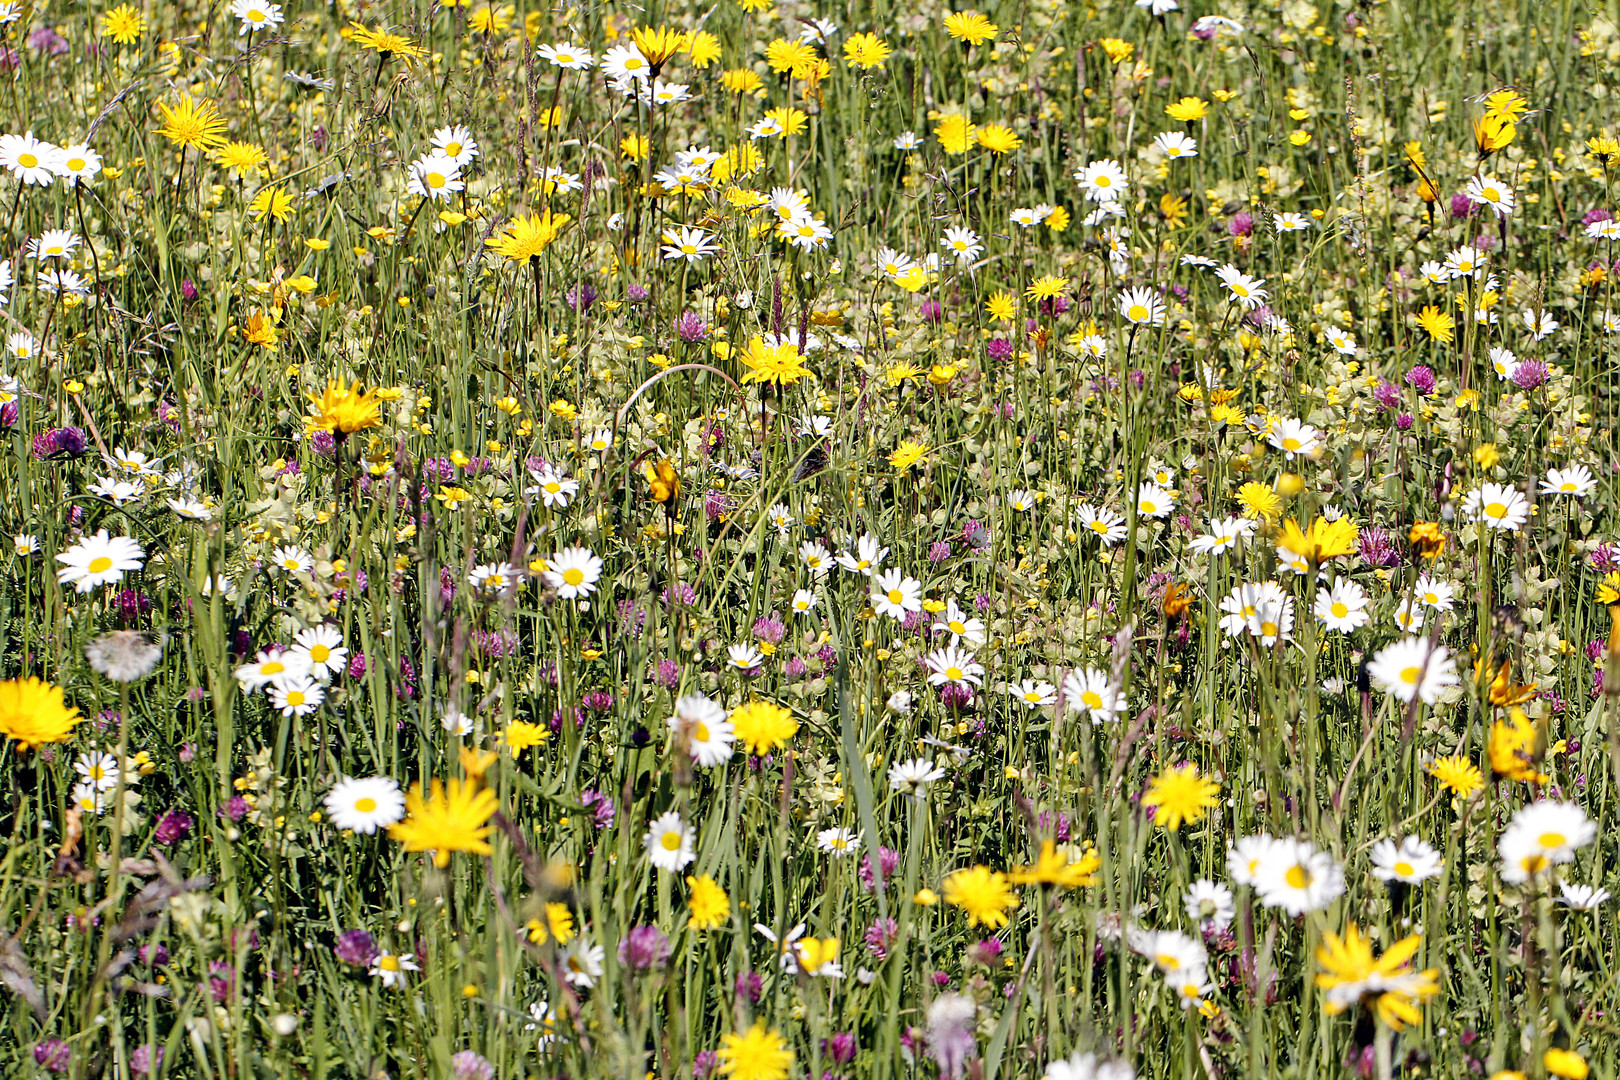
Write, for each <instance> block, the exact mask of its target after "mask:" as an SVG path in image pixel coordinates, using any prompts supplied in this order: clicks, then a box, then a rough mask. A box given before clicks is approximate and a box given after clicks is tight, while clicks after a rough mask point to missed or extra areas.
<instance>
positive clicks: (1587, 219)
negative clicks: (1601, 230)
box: [1581, 206, 1614, 225]
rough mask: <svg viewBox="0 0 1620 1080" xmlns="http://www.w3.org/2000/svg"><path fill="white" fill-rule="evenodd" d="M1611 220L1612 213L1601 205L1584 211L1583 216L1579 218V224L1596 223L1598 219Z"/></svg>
mask: <svg viewBox="0 0 1620 1080" xmlns="http://www.w3.org/2000/svg"><path fill="white" fill-rule="evenodd" d="M1613 220H1614V215H1613V214H1611V213H1609V212H1608V211H1607V210H1605V209H1603V207H1601V206H1600V207H1598V208H1597V209H1595V210H1588V211H1587V212H1586V214H1585V216H1584V217H1582V218H1581V224H1582V225H1596V224H1597V223H1598V222H1600V221H1613Z"/></svg>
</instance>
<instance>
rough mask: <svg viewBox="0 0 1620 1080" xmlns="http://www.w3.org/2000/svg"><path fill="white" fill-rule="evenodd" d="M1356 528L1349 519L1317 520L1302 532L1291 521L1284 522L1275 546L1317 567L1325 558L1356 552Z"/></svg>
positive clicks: (1296, 523)
mask: <svg viewBox="0 0 1620 1080" xmlns="http://www.w3.org/2000/svg"><path fill="white" fill-rule="evenodd" d="M1357 531H1358V530H1357V529H1356V526H1355V524H1354V523H1353V522H1351V521H1350V520H1349V519H1348V518H1340V519H1339V520H1337V521H1328V520H1326V519H1325V518H1317V519H1316V520H1315V521H1313V522H1311V526H1310V528H1309V529H1303V530H1302V529H1301V528H1300V527H1299V523H1298V522H1296V521H1295V520H1294V519H1293V518H1289V519H1288V520H1287V521H1285V522H1283V531H1282V536H1280V537H1279V538H1278V539H1277V543H1278V544H1279V545H1280V546H1281V547H1282V548H1283V549H1284V550H1286V551H1291V552H1293V553H1294V554H1295V555H1298V556H1299V557H1300V558H1302V559H1307V560H1309V561H1310V562H1312V563H1315V564H1320V563H1322V562H1325V561H1327V560H1328V559H1335V558H1338V557H1339V556H1340V555H1348V554H1350V553H1351V552H1352V551H1354V550H1355V549H1356V536H1357Z"/></svg>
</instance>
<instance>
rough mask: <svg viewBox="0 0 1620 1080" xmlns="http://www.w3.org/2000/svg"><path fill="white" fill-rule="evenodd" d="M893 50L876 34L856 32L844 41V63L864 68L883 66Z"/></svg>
mask: <svg viewBox="0 0 1620 1080" xmlns="http://www.w3.org/2000/svg"><path fill="white" fill-rule="evenodd" d="M892 52H894V50H893V49H891V48H889V46H888V44H887V43H886V42H885V41H884V40H883V39H882V38H880V37H878V36H877V35H876V34H855V35H854V36H852V37H850V38H849V39H848V40H847V41H845V42H844V63H846V64H848V65H849V66H850V67H852V68H861V69H862V70H865V69H868V68H875V67H882V66H883V61H885V60H887V59H888V58H889V54H891V53H892Z"/></svg>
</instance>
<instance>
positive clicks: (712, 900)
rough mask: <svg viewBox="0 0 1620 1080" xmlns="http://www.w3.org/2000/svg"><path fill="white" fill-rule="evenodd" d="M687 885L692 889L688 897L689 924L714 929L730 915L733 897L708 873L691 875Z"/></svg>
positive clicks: (700, 928)
mask: <svg viewBox="0 0 1620 1080" xmlns="http://www.w3.org/2000/svg"><path fill="white" fill-rule="evenodd" d="M686 887H687V888H688V889H690V890H691V892H690V893H688V894H687V897H686V907H687V911H688V912H689V914H688V915H687V917H686V924H687V925H688V926H690V927H692V928H693V929H695V930H713V929H714V928H715V927H717V926H720V925H722V924H723V923H724V922H725V921H726V919H727V918H729V917H730V915H731V898H730V897H729V896H727V895H726V890H724V889H722V888H721V887H720V886H719V885H717V884H715V881H714V878H712V877H709V876H708V875H707V874H703V875H701V876H699V877H689V878H687V879H686Z"/></svg>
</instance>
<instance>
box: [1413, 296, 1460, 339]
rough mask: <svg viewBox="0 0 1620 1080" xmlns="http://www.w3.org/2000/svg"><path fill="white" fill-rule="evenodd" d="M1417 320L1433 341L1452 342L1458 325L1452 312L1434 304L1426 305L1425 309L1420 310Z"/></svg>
mask: <svg viewBox="0 0 1620 1080" xmlns="http://www.w3.org/2000/svg"><path fill="white" fill-rule="evenodd" d="M1417 321H1418V325H1419V326H1421V327H1422V328H1423V330H1424V332H1426V333H1427V334H1428V335H1429V338H1430V339H1431V340H1433V341H1444V342H1450V341H1451V339H1452V337H1453V331H1455V329H1456V326H1457V323H1456V320H1455V319H1453V318H1452V317H1451V313H1450V312H1447V311H1441V310H1440V309H1439V308H1437V307H1435V306H1434V305H1433V304H1426V305H1424V308H1423V310H1422V311H1420V312H1418V317H1417Z"/></svg>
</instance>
